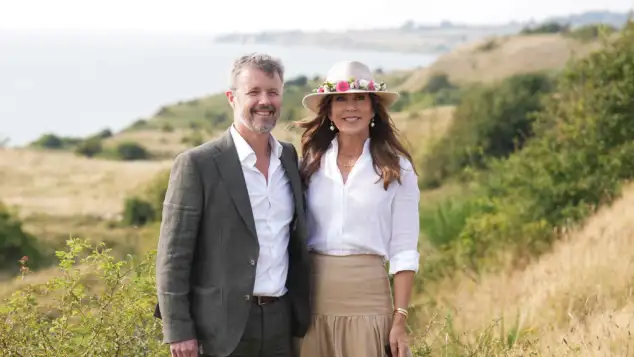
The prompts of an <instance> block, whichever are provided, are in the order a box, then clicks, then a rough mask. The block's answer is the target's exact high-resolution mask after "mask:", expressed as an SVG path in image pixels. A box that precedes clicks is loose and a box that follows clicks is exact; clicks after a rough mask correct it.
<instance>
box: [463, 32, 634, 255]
mask: <svg viewBox="0 0 634 357" xmlns="http://www.w3.org/2000/svg"><path fill="white" fill-rule="evenodd" d="M632 63H634V25H632V23H630V24H628V26H627V27H626V28H625V29H624V30H623V32H622V33H621V36H620V37H619V38H618V40H616V41H614V42H613V43H606V45H605V47H604V49H602V50H601V51H598V52H595V53H592V54H590V55H589V56H587V57H585V58H583V59H581V60H579V61H577V62H575V63H572V64H571V65H570V66H569V67H568V68H567V69H566V70H565V71H564V73H563V74H562V76H561V78H560V81H559V82H560V83H559V86H558V90H557V92H558V93H557V95H556V96H553V97H551V98H549V99H548V100H547V102H546V104H545V108H544V110H542V111H540V112H539V113H538V115H537V116H536V122H535V125H534V131H535V137H534V139H532V140H530V141H529V142H528V143H527V145H526V146H525V147H524V149H523V150H521V151H519V152H517V153H516V154H514V155H512V156H510V157H509V158H508V159H500V160H494V161H493V162H492V163H491V165H490V167H491V169H490V172H488V173H485V174H483V175H482V177H481V186H482V188H483V189H484V194H483V195H482V197H481V199H480V201H479V203H478V211H477V214H474V215H472V216H471V217H469V219H468V220H467V224H466V226H465V229H464V231H463V232H462V234H461V239H460V240H459V242H460V246H459V248H460V250H461V251H462V252H463V253H464V254H466V255H468V258H469V260H471V261H475V260H476V259H477V260H482V259H485V260H487V259H494V255H495V254H496V252H498V251H499V249H500V248H503V249H504V248H513V249H514V250H515V253H516V256H518V255H523V254H534V253H540V252H542V251H543V250H544V249H547V248H548V247H549V246H550V243H551V242H552V241H553V240H554V239H555V238H557V236H558V231H559V230H561V229H563V228H569V227H570V226H571V225H575V224H577V223H578V222H580V221H581V220H583V219H584V218H586V217H587V216H588V215H589V214H591V213H592V212H594V211H595V210H596V208H597V207H599V206H600V205H602V204H606V203H609V202H611V201H612V200H613V199H614V198H615V197H617V196H618V195H619V192H620V183H621V182H623V181H624V180H631V179H632V178H634V160H632V157H634V125H632V113H634V72H633V71H632V70H631V69H632Z"/></svg>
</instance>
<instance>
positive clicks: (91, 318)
mask: <svg viewBox="0 0 634 357" xmlns="http://www.w3.org/2000/svg"><path fill="white" fill-rule="evenodd" d="M154 254H155V253H154V251H152V252H151V253H150V254H148V255H146V256H145V257H143V258H142V259H139V260H138V259H135V258H132V257H129V259H128V260H127V261H117V260H115V259H114V258H113V256H112V255H111V254H110V250H109V249H105V248H104V245H103V244H101V245H98V246H96V247H92V246H90V245H89V244H88V243H87V242H86V241H82V240H77V239H71V240H69V241H68V250H67V251H60V252H57V257H58V258H59V260H60V262H59V271H58V273H56V274H54V275H52V276H51V277H50V278H49V279H48V281H46V282H45V283H43V284H29V285H26V286H25V287H23V288H21V289H20V290H19V291H16V292H15V293H13V295H11V296H10V297H9V298H7V299H3V300H4V301H3V302H2V303H0V346H1V348H2V355H4V356H41V357H66V356H92V357H110V356H157V357H158V356H169V349H168V348H167V347H166V346H165V345H164V344H163V343H162V341H161V338H162V333H161V321H160V320H158V319H156V318H154V317H153V316H152V314H153V312H154V306H155V303H156V283H155V279H154V276H155V275H154V269H155V268H154V261H155V256H154Z"/></svg>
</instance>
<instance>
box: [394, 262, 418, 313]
mask: <svg viewBox="0 0 634 357" xmlns="http://www.w3.org/2000/svg"><path fill="white" fill-rule="evenodd" d="M413 285H414V272H413V271H411V270H405V271H400V272H398V273H396V274H394V309H398V308H401V309H405V310H407V307H408V306H409V301H410V298H411V294H412V287H413ZM394 318H395V322H396V321H401V320H402V321H404V320H405V316H403V315H402V314H400V313H396V314H395V315H394Z"/></svg>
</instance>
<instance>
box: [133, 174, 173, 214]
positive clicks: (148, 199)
mask: <svg viewBox="0 0 634 357" xmlns="http://www.w3.org/2000/svg"><path fill="white" fill-rule="evenodd" d="M169 175H170V170H165V171H163V172H160V173H159V174H157V175H156V176H155V177H154V178H153V179H152V181H150V183H148V185H147V186H146V187H145V189H144V190H143V192H142V193H141V194H140V195H139V196H138V197H137V196H133V197H128V198H126V200H125V201H124V207H123V212H124V213H123V220H122V223H123V224H126V225H138V226H141V225H145V224H148V223H150V222H160V221H161V214H162V212H163V201H164V200H165V193H166V192H167V185H168V182H169Z"/></svg>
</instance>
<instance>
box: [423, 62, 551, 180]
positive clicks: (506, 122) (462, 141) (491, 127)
mask: <svg viewBox="0 0 634 357" xmlns="http://www.w3.org/2000/svg"><path fill="white" fill-rule="evenodd" d="M552 87H553V83H552V79H550V78H549V77H548V76H546V75H543V74H538V73H534V74H522V75H516V76H513V77H510V78H508V79H506V80H504V81H503V82H501V83H499V84H495V85H490V86H475V87H472V88H470V89H468V90H465V92H464V94H463V96H462V98H461V102H460V104H459V105H458V107H457V108H456V112H455V115H454V121H453V123H452V126H451V127H450V128H449V130H448V132H447V134H446V135H444V136H443V138H442V139H440V140H439V141H438V142H436V143H435V144H434V146H433V147H432V148H431V151H430V153H429V154H428V155H426V157H425V158H424V160H423V162H422V167H423V170H422V171H423V172H424V174H423V175H422V176H421V185H422V186H423V187H437V186H440V185H441V184H442V182H443V181H444V180H445V179H447V178H449V177H452V176H455V175H458V174H460V173H461V172H463V170H464V169H466V168H468V167H474V168H476V169H483V168H485V167H486V159H487V158H491V157H494V158H500V157H506V156H508V155H509V154H511V153H512V152H514V151H516V150H518V149H520V148H521V147H522V146H523V145H524V142H525V141H526V140H527V139H528V138H529V137H531V136H532V135H533V133H532V130H531V125H532V122H533V117H532V115H531V113H533V112H535V111H537V110H539V109H540V108H541V101H542V97H543V96H544V95H545V94H547V93H550V92H551V90H552Z"/></svg>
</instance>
